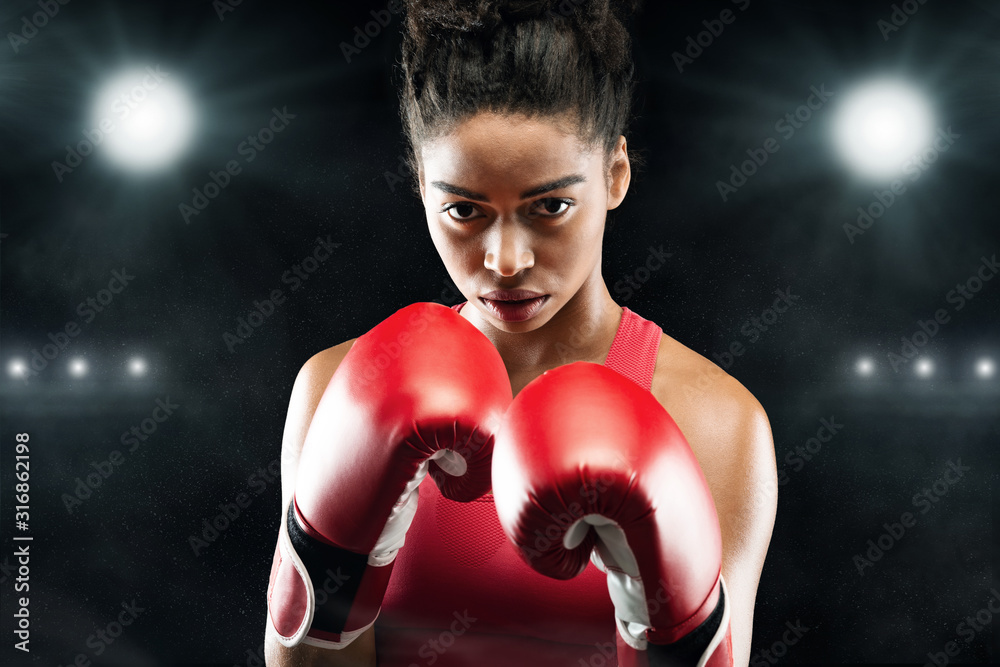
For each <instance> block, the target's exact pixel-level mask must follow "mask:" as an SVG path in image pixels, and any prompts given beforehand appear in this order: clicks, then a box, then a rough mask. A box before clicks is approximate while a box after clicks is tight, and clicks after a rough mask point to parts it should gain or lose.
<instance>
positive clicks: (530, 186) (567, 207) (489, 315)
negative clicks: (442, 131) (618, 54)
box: [419, 112, 630, 333]
mask: <svg viewBox="0 0 1000 667" xmlns="http://www.w3.org/2000/svg"><path fill="white" fill-rule="evenodd" d="M574 130H575V128H574V126H573V125H572V124H571V122H570V121H568V120H566V119H558V118H554V117H546V118H535V119H529V118H527V117H525V116H521V115H501V114H494V113H486V112H483V113H479V114H477V115H476V116H473V117H472V118H470V119H469V120H467V121H465V122H463V123H461V124H460V125H459V126H458V127H456V129H455V130H454V131H452V132H451V133H449V134H447V135H445V136H443V137H441V138H439V139H435V140H434V141H433V142H430V143H428V144H425V145H424V146H422V147H421V150H420V155H419V158H420V174H419V176H420V193H421V198H422V199H423V203H424V209H425V211H426V215H427V225H428V228H429V230H430V234H431V238H432V239H433V242H434V246H435V247H436V248H437V251H438V253H439V254H440V255H441V259H442V260H443V261H444V265H445V268H446V269H447V270H448V274H449V275H450V276H451V279H452V280H453V281H454V282H455V285H456V286H457V287H458V289H459V290H460V291H461V292H462V294H463V295H464V296H465V298H466V299H468V301H469V304H470V305H471V306H474V307H476V308H477V309H478V311H479V312H480V313H481V314H482V316H483V317H484V318H485V319H486V320H487V321H489V322H490V323H491V324H493V326H495V327H496V328H498V329H500V330H502V331H508V332H512V333H513V332H525V331H532V330H534V329H537V328H538V327H540V326H542V325H543V324H545V323H546V322H547V321H549V319H551V317H552V316H553V315H554V314H555V313H557V312H558V311H559V310H560V309H561V308H562V307H563V306H564V305H565V304H566V303H567V302H568V301H569V300H570V299H572V298H573V297H574V295H576V294H577V293H578V292H579V291H580V289H581V287H582V286H584V284H588V285H589V286H590V287H594V286H596V285H597V284H598V283H595V282H592V281H603V278H602V277H601V242H602V238H603V234H604V223H605V218H606V213H607V211H608V210H610V209H613V208H615V207H617V206H618V205H619V204H620V203H621V201H622V199H624V197H625V192H626V191H627V189H628V183H629V178H630V171H629V165H628V157H627V155H626V152H625V139H624V137H621V138H619V143H618V146H617V147H616V149H615V152H614V154H613V155H612V156H611V160H610V167H608V166H607V164H608V163H606V162H605V158H606V156H605V154H604V151H603V150H602V149H601V148H600V147H599V146H595V147H590V146H587V145H585V144H584V143H583V142H582V141H581V140H580V139H579V138H578V137H577V136H576V133H575V131H574ZM600 288H601V289H606V288H604V287H603V282H600ZM517 289H520V290H531V291H532V292H536V293H538V294H541V295H544V297H543V298H541V299H539V300H536V301H535V302H534V303H530V302H529V303H528V304H526V305H525V304H521V305H520V306H518V305H515V304H510V303H507V304H504V303H503V302H502V299H503V297H504V295H493V296H495V297H499V298H493V299H490V298H488V297H489V293H490V292H492V291H494V290H517ZM506 296H507V297H508V298H509V297H510V296H513V297H514V298H523V296H524V295H516V294H515V295H506ZM484 297H487V298H484ZM497 302H500V303H497ZM539 304H540V305H539Z"/></svg>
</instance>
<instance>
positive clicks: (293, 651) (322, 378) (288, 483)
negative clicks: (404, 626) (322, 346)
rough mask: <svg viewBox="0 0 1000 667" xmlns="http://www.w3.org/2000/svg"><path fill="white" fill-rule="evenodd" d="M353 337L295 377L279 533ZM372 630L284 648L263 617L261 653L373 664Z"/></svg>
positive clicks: (331, 663) (292, 660)
mask: <svg viewBox="0 0 1000 667" xmlns="http://www.w3.org/2000/svg"><path fill="white" fill-rule="evenodd" d="M355 340H357V339H354V338H352V339H351V340H349V341H346V342H343V343H341V344H340V345H335V346H333V347H331V348H328V349H326V350H323V351H322V352H319V353H317V354H315V355H313V356H312V357H311V358H310V359H309V360H308V361H307V362H306V363H305V364H304V365H303V366H302V369H301V370H300V371H299V374H298V376H297V377H296V378H295V384H294V385H293V387H292V396H291V399H290V400H289V403H288V415H287V417H286V418H285V431H284V434H283V436H282V441H281V512H280V516H279V519H278V525H279V528H278V530H279V531H280V532H285V530H286V528H285V512H284V510H285V509H286V508H287V507H288V502H289V501H290V500H291V498H292V491H293V490H294V488H295V475H296V473H297V472H298V467H299V455H300V454H301V452H302V444H303V443H304V442H305V439H306V433H307V432H308V430H309V423H310V422H311V421H312V417H313V414H314V413H315V412H316V406H317V405H319V401H320V398H322V396H323V391H324V390H325V389H326V385H327V384H328V383H329V382H330V378H331V377H333V373H334V372H335V371H336V370H337V367H338V366H339V365H340V362H341V361H342V360H343V359H344V355H346V354H347V351H348V350H350V349H351V346H352V345H354V341H355ZM374 630H375V626H372V627H370V628H368V629H367V630H366V631H365V632H364V633H362V634H361V636H360V637H358V638H357V639H355V640H354V641H353V642H351V644H350V645H348V646H347V647H346V648H343V649H339V650H337V649H325V648H318V647H316V646H309V645H307V644H299V645H298V646H296V647H295V648H288V647H287V646H285V645H283V644H281V643H280V642H279V641H278V637H277V634H276V633H275V632H274V630H273V629H272V628H271V624H270V623H268V622H267V621H266V619H265V632H264V653H265V659H266V662H267V667H342V666H343V667H374V665H375V632H374Z"/></svg>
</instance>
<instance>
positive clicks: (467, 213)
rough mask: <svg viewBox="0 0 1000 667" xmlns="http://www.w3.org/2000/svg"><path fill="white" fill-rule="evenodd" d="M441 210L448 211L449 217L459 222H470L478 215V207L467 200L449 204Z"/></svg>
mask: <svg viewBox="0 0 1000 667" xmlns="http://www.w3.org/2000/svg"><path fill="white" fill-rule="evenodd" d="M441 212H442V213H447V214H448V217H449V218H451V219H452V220H455V221H457V222H469V221H470V220H474V219H475V218H476V217H478V216H476V213H477V209H476V207H475V206H473V205H472V204H470V203H469V202H466V201H460V202H455V203H453V204H448V205H447V206H445V207H444V208H443V209H441Z"/></svg>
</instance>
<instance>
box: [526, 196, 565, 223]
mask: <svg viewBox="0 0 1000 667" xmlns="http://www.w3.org/2000/svg"><path fill="white" fill-rule="evenodd" d="M570 206H573V201H572V200H570V199H559V198H557V197H547V198H545V199H539V200H538V201H537V202H535V203H534V204H533V205H532V212H533V213H538V214H539V215H542V216H544V217H551V218H554V217H557V216H560V215H562V214H563V213H565V212H566V211H568V210H569V207H570Z"/></svg>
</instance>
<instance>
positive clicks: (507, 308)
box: [479, 290, 549, 322]
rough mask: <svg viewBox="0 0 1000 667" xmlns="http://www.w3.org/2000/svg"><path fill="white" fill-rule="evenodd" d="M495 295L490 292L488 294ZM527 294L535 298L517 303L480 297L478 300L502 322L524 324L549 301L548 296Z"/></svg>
mask: <svg viewBox="0 0 1000 667" xmlns="http://www.w3.org/2000/svg"><path fill="white" fill-rule="evenodd" d="M514 291H517V290H514ZM523 291H527V290H523ZM495 293H496V292H490V294H495ZM529 294H535V295H537V296H535V297H534V298H528V299H522V300H518V301H511V300H499V299H489V298H486V297H482V296H481V297H479V300H480V301H482V302H483V304H484V305H485V306H486V307H487V308H488V309H489V310H490V312H491V313H493V314H494V315H495V316H496V317H497V318H498V319H501V320H503V321H504V322H524V321H525V320H529V319H531V318H532V317H534V316H535V314H536V313H538V311H539V310H541V308H542V306H543V305H544V304H545V302H546V301H548V299H549V295H548V294H538V293H537V292H529Z"/></svg>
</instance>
